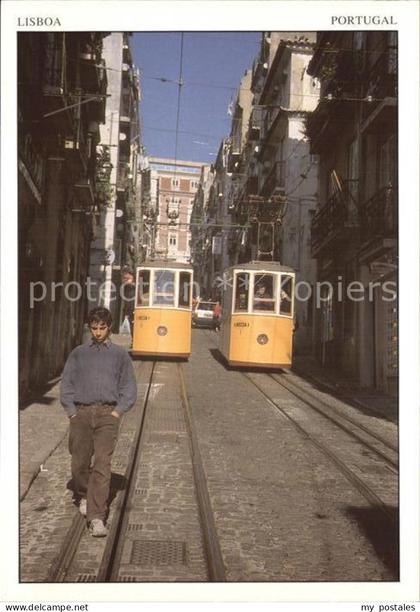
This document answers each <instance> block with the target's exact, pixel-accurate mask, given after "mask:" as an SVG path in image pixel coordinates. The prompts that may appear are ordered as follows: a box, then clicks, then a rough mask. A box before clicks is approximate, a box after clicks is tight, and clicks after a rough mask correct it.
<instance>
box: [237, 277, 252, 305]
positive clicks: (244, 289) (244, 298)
mask: <svg viewBox="0 0 420 612" xmlns="http://www.w3.org/2000/svg"><path fill="white" fill-rule="evenodd" d="M248 293H249V274H248V272H242V273H241V274H237V275H236V285H235V312H241V311H244V310H245V311H246V310H248Z"/></svg>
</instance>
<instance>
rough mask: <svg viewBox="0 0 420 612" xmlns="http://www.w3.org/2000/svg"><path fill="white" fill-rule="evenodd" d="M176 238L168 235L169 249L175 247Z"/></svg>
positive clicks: (174, 235) (173, 235)
mask: <svg viewBox="0 0 420 612" xmlns="http://www.w3.org/2000/svg"><path fill="white" fill-rule="evenodd" d="M176 242H177V236H176V234H169V237H168V244H169V246H170V247H176Z"/></svg>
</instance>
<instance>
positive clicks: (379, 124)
mask: <svg viewBox="0 0 420 612" xmlns="http://www.w3.org/2000/svg"><path fill="white" fill-rule="evenodd" d="M366 96H372V101H371V102H365V103H364V104H363V109H362V127H361V129H362V132H367V133H379V132H381V131H382V130H383V129H385V130H387V131H389V130H390V129H392V130H396V126H397V114H398V109H397V58H396V50H393V49H389V50H387V51H386V52H384V53H383V54H382V55H381V56H380V57H379V58H378V60H377V61H376V62H375V63H374V65H373V66H372V67H371V68H370V70H369V74H368V78H367V85H366Z"/></svg>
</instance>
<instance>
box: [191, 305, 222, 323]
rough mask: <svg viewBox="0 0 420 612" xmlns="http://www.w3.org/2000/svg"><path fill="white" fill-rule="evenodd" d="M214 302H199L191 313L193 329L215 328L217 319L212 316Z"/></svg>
mask: <svg viewBox="0 0 420 612" xmlns="http://www.w3.org/2000/svg"><path fill="white" fill-rule="evenodd" d="M215 306H216V302H207V301H203V300H199V301H198V302H197V304H196V305H195V307H194V309H193V312H192V326H193V327H210V328H212V329H214V328H215V327H216V323H217V318H216V316H215V314H214V307H215Z"/></svg>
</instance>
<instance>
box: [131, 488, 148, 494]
mask: <svg viewBox="0 0 420 612" xmlns="http://www.w3.org/2000/svg"><path fill="white" fill-rule="evenodd" d="M134 493H135V495H147V489H134Z"/></svg>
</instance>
